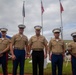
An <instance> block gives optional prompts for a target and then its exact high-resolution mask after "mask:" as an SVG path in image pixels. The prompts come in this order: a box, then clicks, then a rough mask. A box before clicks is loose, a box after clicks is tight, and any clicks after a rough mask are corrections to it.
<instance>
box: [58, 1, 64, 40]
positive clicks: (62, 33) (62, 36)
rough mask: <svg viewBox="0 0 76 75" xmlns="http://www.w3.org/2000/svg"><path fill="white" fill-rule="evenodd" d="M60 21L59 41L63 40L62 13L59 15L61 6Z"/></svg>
mask: <svg viewBox="0 0 76 75" xmlns="http://www.w3.org/2000/svg"><path fill="white" fill-rule="evenodd" d="M59 3H61V1H60V0H59ZM60 20H61V27H60V28H61V39H63V23H62V13H61V6H60Z"/></svg>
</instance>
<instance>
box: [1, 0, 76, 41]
mask: <svg viewBox="0 0 76 75" xmlns="http://www.w3.org/2000/svg"><path fill="white" fill-rule="evenodd" d="M61 2H62V5H63V7H64V11H63V13H62V18H63V27H64V30H63V31H64V39H72V38H71V36H70V34H71V33H72V32H74V31H76V10H75V9H76V5H75V3H76V0H61ZM22 4H23V0H0V28H1V27H7V28H8V30H9V31H8V35H10V36H12V35H14V34H16V33H18V27H17V26H18V24H21V23H22V20H23V17H22ZM43 6H44V9H45V12H44V13H43V24H44V25H43V30H44V36H45V37H46V38H47V39H48V40H49V39H50V38H51V37H53V34H52V30H53V28H57V27H60V26H61V25H60V24H61V23H60V5H59V0H43ZM25 11H26V17H25V25H26V29H25V32H24V34H26V35H27V36H28V37H31V36H32V35H34V34H35V32H34V31H35V30H34V26H35V25H41V5H40V0H25Z"/></svg>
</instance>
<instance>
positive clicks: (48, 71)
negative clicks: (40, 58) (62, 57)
mask: <svg viewBox="0 0 76 75" xmlns="http://www.w3.org/2000/svg"><path fill="white" fill-rule="evenodd" d="M29 61H30V59H28V60H26V62H25V73H29V74H31V73H32V64H31V63H29ZM0 73H2V69H1V67H0ZM8 73H12V61H11V60H9V61H8ZM18 73H19V67H18ZM44 74H45V75H50V74H51V64H50V63H49V64H48V65H47V68H46V69H44ZM63 74H64V75H71V63H70V62H69V63H68V66H67V67H66V62H64V64H63Z"/></svg>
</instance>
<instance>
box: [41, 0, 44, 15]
mask: <svg viewBox="0 0 76 75" xmlns="http://www.w3.org/2000/svg"><path fill="white" fill-rule="evenodd" d="M43 12H44V7H43V4H42V1H41V13H42V14H43Z"/></svg>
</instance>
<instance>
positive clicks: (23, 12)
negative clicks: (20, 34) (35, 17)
mask: <svg viewBox="0 0 76 75" xmlns="http://www.w3.org/2000/svg"><path fill="white" fill-rule="evenodd" d="M22 15H23V17H25V6H24V2H23V10H22Z"/></svg>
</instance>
